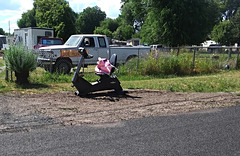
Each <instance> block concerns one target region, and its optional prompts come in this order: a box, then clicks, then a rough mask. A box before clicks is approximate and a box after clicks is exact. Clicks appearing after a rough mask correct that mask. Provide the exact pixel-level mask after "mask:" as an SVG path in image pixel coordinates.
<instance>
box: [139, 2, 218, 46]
mask: <svg viewBox="0 0 240 156" xmlns="http://www.w3.org/2000/svg"><path fill="white" fill-rule="evenodd" d="M150 2H151V3H150V4H149V1H148V8H149V11H148V14H147V17H146V20H145V21H144V24H143V27H142V30H141V37H142V41H143V42H146V43H148V44H159V43H161V44H164V45H167V46H181V45H193V44H195V45H198V44H200V43H201V42H202V41H204V40H205V38H206V36H207V35H208V34H209V33H210V32H211V30H212V28H213V26H214V25H215V24H216V23H217V22H218V21H219V17H220V13H219V10H218V5H217V4H216V3H215V2H214V1H211V0H209V1H208V0H198V1H193V0H171V1H166V0H151V1H150Z"/></svg>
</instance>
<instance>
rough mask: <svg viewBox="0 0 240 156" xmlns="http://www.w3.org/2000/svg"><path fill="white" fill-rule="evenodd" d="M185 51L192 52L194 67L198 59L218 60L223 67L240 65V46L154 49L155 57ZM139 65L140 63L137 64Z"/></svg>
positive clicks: (232, 67)
mask: <svg viewBox="0 0 240 156" xmlns="http://www.w3.org/2000/svg"><path fill="white" fill-rule="evenodd" d="M184 53H189V54H192V64H193V67H194V66H195V65H196V62H197V61H198V60H203V59H205V60H206V61H212V62H217V63H218V64H219V66H222V67H223V68H231V69H237V68H238V67H239V47H235V46H225V47H222V46H210V47H201V46H192V47H173V48H169V47H166V48H165V47H162V48H159V49H157V50H152V55H153V57H155V58H158V57H159V56H169V57H171V56H179V55H181V54H184ZM137 66H138V65H137Z"/></svg>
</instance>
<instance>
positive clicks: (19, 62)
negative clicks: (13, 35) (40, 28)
mask: <svg viewBox="0 0 240 156" xmlns="http://www.w3.org/2000/svg"><path fill="white" fill-rule="evenodd" d="M4 57H5V61H6V67H7V69H8V70H10V71H14V72H15V76H16V78H17V81H16V82H17V83H28V77H29V71H33V70H34V69H36V66H37V62H36V56H35V55H34V53H33V52H32V51H27V50H25V48H24V46H20V45H12V46H10V48H9V49H8V50H6V51H5V52H4Z"/></svg>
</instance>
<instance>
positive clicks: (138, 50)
mask: <svg viewBox="0 0 240 156" xmlns="http://www.w3.org/2000/svg"><path fill="white" fill-rule="evenodd" d="M139 49H140V48H138V56H137V57H138V58H137V71H138V64H139Z"/></svg>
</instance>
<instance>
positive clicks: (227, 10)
mask: <svg viewBox="0 0 240 156" xmlns="http://www.w3.org/2000/svg"><path fill="white" fill-rule="evenodd" d="M217 1H218V4H219V6H220V9H221V13H222V15H223V19H224V20H227V19H231V18H232V17H233V16H234V15H235V14H236V12H237V10H238V8H239V7H240V1H239V0H217Z"/></svg>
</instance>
